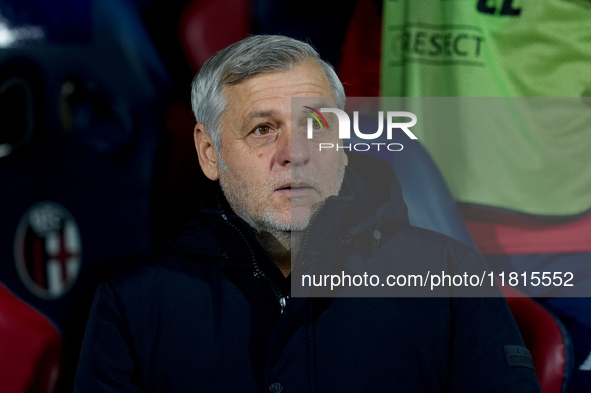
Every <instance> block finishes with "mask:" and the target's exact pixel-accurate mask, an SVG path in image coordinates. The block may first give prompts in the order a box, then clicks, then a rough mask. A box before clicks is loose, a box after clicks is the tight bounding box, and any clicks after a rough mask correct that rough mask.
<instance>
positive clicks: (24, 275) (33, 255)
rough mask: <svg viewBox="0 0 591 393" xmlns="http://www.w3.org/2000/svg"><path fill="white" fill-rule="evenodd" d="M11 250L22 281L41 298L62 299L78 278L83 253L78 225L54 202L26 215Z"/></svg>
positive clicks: (42, 204) (42, 205)
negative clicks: (13, 247) (13, 252)
mask: <svg viewBox="0 0 591 393" xmlns="http://www.w3.org/2000/svg"><path fill="white" fill-rule="evenodd" d="M14 251H15V259H16V267H17V271H18V273H19V275H20V277H21V280H22V281H23V283H24V284H25V286H26V287H27V288H28V289H29V290H30V291H31V292H32V293H34V294H35V295H37V296H38V297H40V298H42V299H46V300H52V299H57V298H59V297H61V296H63V295H64V294H66V293H67V292H68V291H69V290H70V288H72V285H74V283H75V282H76V279H77V278H78V273H79V272H80V262H81V251H82V245H81V242H80V232H79V230H78V225H76V221H74V217H72V215H71V214H70V212H69V211H68V210H66V209H65V208H64V207H63V206H61V205H58V204H57V203H55V202H49V201H46V202H40V203H37V204H35V205H33V206H32V207H30V208H29V210H27V211H26V212H25V214H24V215H23V217H22V218H21V221H20V223H19V225H18V229H17V232H16V239H15V249H14Z"/></svg>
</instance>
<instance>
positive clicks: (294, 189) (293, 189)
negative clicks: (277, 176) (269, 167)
mask: <svg viewBox="0 0 591 393" xmlns="http://www.w3.org/2000/svg"><path fill="white" fill-rule="evenodd" d="M275 191H276V192H279V193H281V194H284V195H287V196H294V197H295V196H304V195H306V194H308V193H310V192H312V191H314V187H312V186H311V185H310V184H308V183H304V182H289V183H285V184H282V185H281V186H279V187H277V188H276V189H275Z"/></svg>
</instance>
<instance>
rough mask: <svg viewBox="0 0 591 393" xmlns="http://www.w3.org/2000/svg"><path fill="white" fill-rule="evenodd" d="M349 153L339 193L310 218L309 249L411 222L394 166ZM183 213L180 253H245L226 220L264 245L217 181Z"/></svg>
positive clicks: (177, 244) (177, 239)
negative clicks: (236, 212)
mask: <svg viewBox="0 0 591 393" xmlns="http://www.w3.org/2000/svg"><path fill="white" fill-rule="evenodd" d="M348 157H349V165H348V166H347V169H346V171H345V179H344V181H343V186H342V187H341V191H340V193H339V195H338V196H333V197H330V198H328V199H327V200H326V202H325V203H324V205H323V206H322V208H321V209H320V210H319V211H318V212H317V214H315V215H314V216H313V218H312V222H311V225H310V228H309V231H308V235H307V236H308V240H309V244H308V247H307V248H308V249H310V250H316V249H318V248H322V246H323V245H328V244H334V243H335V242H336V241H341V242H343V241H344V242H346V241H348V239H351V238H353V237H357V236H368V237H371V236H373V235H374V234H375V233H376V231H396V230H398V229H400V228H402V227H404V226H408V225H409V221H408V213H407V208H406V204H405V203H404V201H403V199H402V189H401V187H400V184H399V183H398V180H397V179H396V175H395V174H394V171H393V170H392V168H391V166H390V165H389V164H388V163H386V162H385V161H382V160H380V159H378V158H375V157H372V156H369V155H366V154H359V153H357V154H356V153H349V154H348ZM195 206H198V207H197V208H195ZM183 214H184V215H185V217H191V220H190V221H188V222H187V223H185V224H184V225H182V226H181V228H180V230H178V231H177V232H176V233H177V234H176V236H175V240H174V241H172V242H171V244H172V245H173V247H174V248H175V249H177V250H178V251H180V252H183V253H188V254H198V255H201V256H211V257H220V256H223V254H224V253H225V252H228V250H229V251H230V252H232V253H235V254H236V255H244V254H243V253H244V252H246V251H248V250H247V249H245V247H246V246H243V245H242V244H243V243H244V239H241V238H240V235H238V234H232V232H233V231H229V230H228V226H227V225H228V224H227V220H231V221H232V222H233V223H235V225H238V226H239V228H240V230H241V231H242V234H243V235H245V236H248V238H249V241H252V242H254V243H253V244H256V247H257V248H258V250H257V252H260V251H261V250H262V246H261V245H260V243H259V242H258V241H257V240H256V238H255V236H254V232H253V230H252V228H250V226H249V225H248V224H246V222H244V221H243V220H242V219H241V218H239V217H238V216H237V215H236V214H235V213H234V212H233V211H232V209H231V208H230V206H229V204H228V202H227V201H226V198H225V197H224V195H223V192H222V191H221V188H220V187H219V183H218V182H212V183H211V184H210V185H209V188H208V189H207V191H206V192H205V194H204V196H203V198H202V200H201V202H200V203H199V204H195V203H192V204H190V207H189V208H188V211H186V212H184V213H183ZM241 253H242V254H241ZM239 260H244V258H239ZM245 263H247V262H246V261H245Z"/></svg>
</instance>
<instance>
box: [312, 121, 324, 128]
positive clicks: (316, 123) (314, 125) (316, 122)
mask: <svg viewBox="0 0 591 393" xmlns="http://www.w3.org/2000/svg"><path fill="white" fill-rule="evenodd" d="M312 128H314V129H315V130H319V129H321V128H322V126H321V125H320V123H318V121H317V120H312Z"/></svg>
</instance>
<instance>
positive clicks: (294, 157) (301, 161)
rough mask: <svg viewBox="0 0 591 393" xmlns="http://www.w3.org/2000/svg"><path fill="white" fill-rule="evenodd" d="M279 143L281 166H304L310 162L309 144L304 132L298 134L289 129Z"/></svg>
mask: <svg viewBox="0 0 591 393" xmlns="http://www.w3.org/2000/svg"><path fill="white" fill-rule="evenodd" d="M286 131H287V132H285V133H284V135H283V136H284V138H282V139H283V140H282V141H281V142H280V144H281V146H280V153H279V154H280V157H279V159H280V161H281V163H282V165H287V164H290V165H291V166H301V165H306V164H307V163H308V161H309V160H310V153H311V152H310V142H309V141H308V139H307V138H306V134H305V133H304V132H298V131H297V130H295V129H292V127H289V128H288V130H286Z"/></svg>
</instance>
